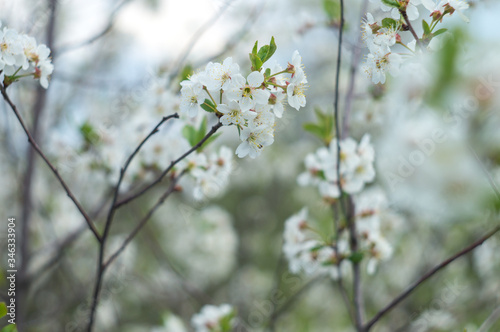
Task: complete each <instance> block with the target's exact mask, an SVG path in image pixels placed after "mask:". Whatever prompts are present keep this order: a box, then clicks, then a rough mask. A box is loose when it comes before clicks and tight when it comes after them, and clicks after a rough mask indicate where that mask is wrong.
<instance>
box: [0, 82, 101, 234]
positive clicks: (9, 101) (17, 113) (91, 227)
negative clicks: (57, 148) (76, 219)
mask: <svg viewBox="0 0 500 332" xmlns="http://www.w3.org/2000/svg"><path fill="white" fill-rule="evenodd" d="M0 90H1V92H2V96H3V97H4V99H5V101H6V102H7V103H8V104H9V105H10V107H11V108H12V110H13V111H14V114H15V115H16V117H17V119H18V120H19V123H20V124H21V126H22V127H23V130H24V132H25V133H26V136H28V142H29V143H30V144H31V146H32V147H33V149H34V150H35V151H36V152H37V153H38V154H39V155H40V157H42V159H43V160H44V161H45V163H46V164H47V166H49V168H50V170H51V171H52V173H54V175H55V176H56V178H57V179H58V180H59V182H60V183H61V185H62V186H63V188H64V190H65V191H66V194H67V195H68V197H69V198H70V199H71V200H72V201H73V203H74V204H75V205H76V207H77V208H78V211H80V214H81V215H82V216H83V218H84V219H85V221H86V222H87V225H88V227H89V228H90V230H91V231H92V233H93V234H94V236H95V238H96V239H97V240H98V241H100V240H101V238H100V236H99V233H98V232H97V229H96V228H95V225H94V223H93V222H92V219H91V218H90V216H89V215H88V214H87V212H85V210H84V208H83V207H82V206H81V204H80V202H79V201H78V200H77V199H76V197H75V195H73V193H72V192H71V190H70V189H69V187H68V185H67V184H66V182H65V181H64V180H63V178H62V177H61V175H60V174H59V172H58V171H57V169H56V167H55V166H54V165H53V164H52V163H51V162H50V161H49V159H48V158H47V157H46V156H45V154H44V153H43V152H42V150H41V149H40V147H39V146H38V144H37V143H36V141H35V139H34V138H33V136H32V135H31V133H30V131H29V130H28V128H27V127H26V125H25V124H24V121H23V118H22V117H21V115H20V114H19V112H18V110H17V107H16V106H15V105H14V103H13V102H12V101H11V100H10V98H9V96H8V95H7V92H6V91H5V88H4V87H3V86H1V87H0Z"/></svg>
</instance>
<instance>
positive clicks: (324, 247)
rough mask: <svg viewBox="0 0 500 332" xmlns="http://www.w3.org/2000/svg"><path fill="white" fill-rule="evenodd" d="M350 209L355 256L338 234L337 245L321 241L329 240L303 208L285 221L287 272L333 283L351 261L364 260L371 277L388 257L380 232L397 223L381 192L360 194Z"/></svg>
mask: <svg viewBox="0 0 500 332" xmlns="http://www.w3.org/2000/svg"><path fill="white" fill-rule="evenodd" d="M354 205H355V218H354V222H355V223H356V232H357V237H358V239H359V241H358V243H359V248H358V252H357V253H356V254H353V251H352V250H351V248H350V244H349V241H348V238H347V233H345V232H344V233H342V234H339V236H338V239H337V242H328V241H325V240H324V239H325V238H329V237H328V236H324V235H323V234H321V233H319V232H318V230H317V227H315V224H314V222H312V221H311V220H310V218H309V216H308V211H307V209H306V208H303V209H302V210H301V211H300V212H299V213H297V214H295V215H293V216H291V217H290V218H288V219H287V220H286V221H285V231H284V235H283V237H284V244H283V252H284V254H285V257H286V258H287V260H288V263H289V269H290V271H291V272H293V273H299V272H304V273H305V274H306V275H325V276H330V277H331V278H332V279H334V280H335V279H337V278H338V276H339V272H340V271H344V269H347V267H348V266H349V262H350V261H351V260H354V259H362V258H363V257H366V258H367V259H368V261H367V265H366V268H367V271H368V273H369V274H373V273H375V271H376V267H377V265H378V263H379V262H381V261H385V260H387V259H389V258H390V257H392V253H393V249H392V246H391V245H390V243H389V242H388V241H387V239H386V237H385V235H384V232H385V228H389V229H390V228H391V227H392V228H394V227H395V226H396V225H393V224H395V221H397V220H398V219H397V216H396V215H395V214H394V213H392V211H391V210H390V209H389V208H388V203H387V199H386V197H385V194H384V193H383V191H382V190H380V189H378V188H375V189H369V190H366V191H363V192H362V193H360V194H359V195H356V196H354ZM383 226H384V227H383Z"/></svg>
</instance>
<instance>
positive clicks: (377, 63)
mask: <svg viewBox="0 0 500 332" xmlns="http://www.w3.org/2000/svg"><path fill="white" fill-rule="evenodd" d="M401 62H402V58H401V56H400V55H399V54H397V53H386V54H384V53H383V52H375V53H369V54H368V55H367V57H366V62H365V64H364V65H363V67H362V68H363V71H364V73H365V74H366V75H367V76H368V77H369V78H371V79H372V82H373V83H375V84H377V83H381V84H384V83H385V80H386V75H385V74H386V72H389V73H390V74H391V75H392V76H397V75H398V74H399V67H400V65H401Z"/></svg>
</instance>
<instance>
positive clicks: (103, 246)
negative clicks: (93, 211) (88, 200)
mask: <svg viewBox="0 0 500 332" xmlns="http://www.w3.org/2000/svg"><path fill="white" fill-rule="evenodd" d="M172 118H179V115H178V114H177V113H174V114H172V115H169V116H165V117H163V118H162V119H161V121H160V122H159V123H158V124H157V125H156V126H155V127H154V128H153V130H152V131H151V132H150V133H149V134H148V135H147V136H146V137H145V138H144V139H143V140H142V141H141V143H139V145H138V146H137V148H136V149H135V150H134V151H133V152H132V154H131V155H130V156H129V157H128V159H127V161H126V162H125V164H124V166H123V167H122V169H121V170H120V177H119V178H118V181H117V183H116V187H115V190H114V194H113V200H112V202H111V204H110V206H109V211H108V216H107V218H106V224H105V225H104V232H103V234H102V237H101V242H100V247H99V258H98V266H97V278H96V284H95V287H94V296H93V299H92V306H91V309H90V318H89V325H88V331H89V332H90V331H92V328H93V323H94V316H95V311H96V309H97V304H98V299H99V293H100V290H101V284H102V280H103V277H104V271H105V264H104V252H105V250H106V240H107V239H108V235H109V232H110V230H111V224H112V223H113V218H114V215H115V212H116V206H115V204H116V201H117V200H118V194H119V192H120V186H121V184H122V181H123V178H124V177H125V173H126V171H127V169H128V166H129V165H130V163H131V162H132V160H133V159H134V157H135V156H136V155H137V153H139V151H140V149H141V148H142V146H143V145H144V144H145V143H146V142H147V141H148V140H149V139H150V138H151V137H152V136H153V135H154V134H156V133H157V132H158V130H159V128H160V126H161V125H163V123H165V122H166V121H168V120H169V119H172Z"/></svg>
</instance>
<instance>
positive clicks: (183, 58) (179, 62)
mask: <svg viewBox="0 0 500 332" xmlns="http://www.w3.org/2000/svg"><path fill="white" fill-rule="evenodd" d="M233 2H234V0H229V1H227V3H226V4H225V5H224V6H223V7H222V8H221V9H220V10H219V11H218V12H217V13H215V14H214V15H213V16H212V17H211V18H210V19H209V20H208V21H206V22H205V23H204V24H203V25H202V26H200V27H199V28H198V30H196V32H195V33H194V34H193V36H192V37H191V39H190V40H189V43H188V44H187V46H186V47H185V48H184V50H183V51H182V53H181V54H180V55H179V57H178V58H177V60H175V61H174V64H173V66H172V72H171V73H170V75H169V78H170V79H169V81H171V80H172V79H173V78H174V77H176V76H177V75H178V74H179V72H180V71H181V70H182V67H183V66H184V62H185V61H186V59H187V57H188V56H189V53H191V51H192V50H193V48H194V46H195V45H196V43H197V42H198V40H200V38H201V36H203V34H205V32H207V31H208V30H209V29H210V27H211V26H212V25H213V24H215V22H217V21H218V20H219V18H221V17H222V14H224V12H225V11H226V10H227V9H228V8H229V6H230V5H231V4H232V3H233Z"/></svg>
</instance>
